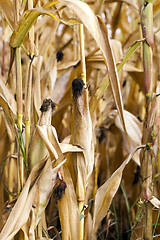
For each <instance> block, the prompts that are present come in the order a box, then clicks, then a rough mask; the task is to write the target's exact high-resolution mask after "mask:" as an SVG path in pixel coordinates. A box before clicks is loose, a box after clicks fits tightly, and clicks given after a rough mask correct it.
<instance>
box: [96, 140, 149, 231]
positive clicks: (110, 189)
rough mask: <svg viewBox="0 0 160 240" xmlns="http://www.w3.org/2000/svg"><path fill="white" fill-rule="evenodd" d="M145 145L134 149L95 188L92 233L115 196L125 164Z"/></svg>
mask: <svg viewBox="0 0 160 240" xmlns="http://www.w3.org/2000/svg"><path fill="white" fill-rule="evenodd" d="M144 147H145V145H142V146H139V147H137V148H136V149H134V150H133V151H132V152H131V153H130V154H129V156H128V158H127V159H126V160H125V161H124V162H123V163H122V165H121V166H120V167H119V168H118V169H117V170H116V171H115V172H114V173H113V174H112V176H111V177H110V178H109V179H108V180H107V181H106V182H105V183H104V184H103V185H102V186H101V187H100V188H99V189H98V190H97V193H96V196H95V205H94V213H93V234H94V233H95V232H96V231H97V229H98V226H99V224H100V222H101V221H102V219H103V218H104V217H105V215H106V214H107V211H108V209H109V207H110V204H111V201H112V199H113V197H114V196H115V194H116V192H117V190H118V188H119V185H120V182H121V179H122V173H123V170H124V168H125V166H126V164H128V163H129V161H130V160H131V158H132V157H133V155H134V153H135V152H136V151H137V150H139V149H141V148H144Z"/></svg>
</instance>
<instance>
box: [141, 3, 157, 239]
mask: <svg viewBox="0 0 160 240" xmlns="http://www.w3.org/2000/svg"><path fill="white" fill-rule="evenodd" d="M152 2H153V1H151V0H150V1H148V0H147V1H146V0H143V1H141V26H142V34H143V37H144V39H145V41H144V42H143V66H144V87H145V96H146V118H145V122H144V130H143V142H144V143H145V144H146V145H147V150H146V151H144V156H143V159H142V199H143V200H144V204H145V220H144V223H145V224H144V225H145V228H144V233H143V237H144V238H145V239H146V240H149V239H151V237H152V205H151V203H150V202H149V200H150V198H151V196H152V190H151V183H152V161H153V157H152V154H151V153H152V152H151V151H152V150H151V148H152V147H153V145H154V137H155V134H154V131H155V129H156V128H157V126H156V125H155V124H156V123H155V111H154V109H155V100H154V99H153V72H152V71H153V52H152V51H153V42H154V40H153V4H152Z"/></svg>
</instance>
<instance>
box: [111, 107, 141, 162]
mask: <svg viewBox="0 0 160 240" xmlns="http://www.w3.org/2000/svg"><path fill="white" fill-rule="evenodd" d="M124 115H125V119H126V127H127V133H128V137H129V142H130V149H128V144H127V139H126V136H125V134H124V130H123V126H122V124H121V121H120V118H119V115H118V114H117V116H116V118H115V125H116V126H117V127H118V128H119V129H120V131H121V133H122V136H123V139H124V143H125V147H126V149H127V151H128V153H129V152H130V151H133V149H135V148H136V147H137V146H139V145H141V139H142V127H143V124H142V123H141V122H140V121H139V120H138V119H137V118H136V117H135V116H134V115H133V114H131V113H130V112H128V111H126V110H124ZM133 160H134V161H135V162H136V163H137V164H138V165H140V157H139V151H137V152H136V153H135V154H134V156H133Z"/></svg>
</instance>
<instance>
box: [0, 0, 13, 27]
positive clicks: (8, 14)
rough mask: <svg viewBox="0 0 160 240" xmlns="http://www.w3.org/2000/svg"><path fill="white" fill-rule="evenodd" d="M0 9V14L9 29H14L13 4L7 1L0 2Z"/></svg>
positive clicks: (1, 0) (0, 0)
mask: <svg viewBox="0 0 160 240" xmlns="http://www.w3.org/2000/svg"><path fill="white" fill-rule="evenodd" d="M0 9H1V11H2V13H3V14H4V16H5V18H6V20H7V22H8V24H9V26H10V28H11V29H12V30H13V28H14V6H13V2H12V1H10V0H8V1H3V0H0Z"/></svg>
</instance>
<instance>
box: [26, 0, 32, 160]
mask: <svg viewBox="0 0 160 240" xmlns="http://www.w3.org/2000/svg"><path fill="white" fill-rule="evenodd" d="M32 8H33V1H32V0H29V1H28V9H32ZM29 39H30V42H31V55H30V56H29V57H30V59H29V60H28V66H29V68H28V79H27V82H26V93H25V130H26V156H28V146H29V142H30V128H31V116H30V112H31V93H32V91H31V90H32V62H33V59H34V26H32V27H31V29H30V30H29Z"/></svg>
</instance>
